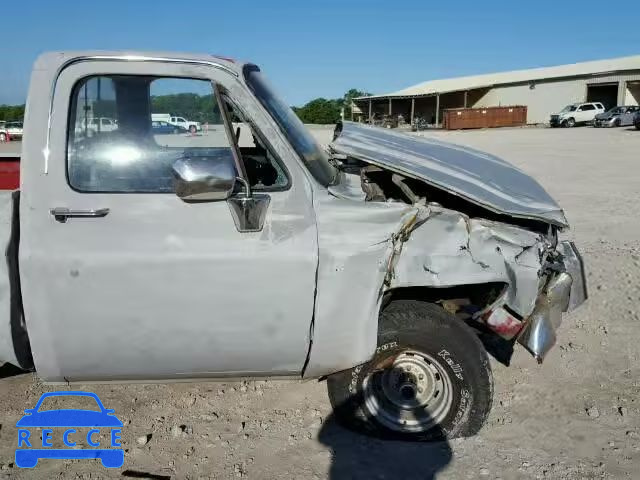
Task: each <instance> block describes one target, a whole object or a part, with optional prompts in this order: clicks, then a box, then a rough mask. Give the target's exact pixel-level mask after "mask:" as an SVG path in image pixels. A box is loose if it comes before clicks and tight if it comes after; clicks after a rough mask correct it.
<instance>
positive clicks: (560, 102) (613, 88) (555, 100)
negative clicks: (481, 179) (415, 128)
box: [353, 55, 640, 125]
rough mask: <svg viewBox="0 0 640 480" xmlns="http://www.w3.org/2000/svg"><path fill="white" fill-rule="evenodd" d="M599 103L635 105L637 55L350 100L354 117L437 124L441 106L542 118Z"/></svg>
mask: <svg viewBox="0 0 640 480" xmlns="http://www.w3.org/2000/svg"><path fill="white" fill-rule="evenodd" d="M584 101H587V102H602V103H603V104H604V105H605V107H607V108H609V107H613V106H615V105H638V104H640V55H636V56H632V57H622V58H612V59H608V60H596V61H591V62H583V63H574V64H570V65H560V66H557V67H543V68H533V69H530V70H515V71H512V72H501V73H492V74H486V75H475V76H471V77H459V78H450V79H443V80H431V81H428V82H424V83H420V84H418V85H414V86H412V87H408V88H405V89H404V90H400V91H397V92H393V93H388V94H385V95H373V96H370V97H361V98H357V99H355V100H354V109H353V110H354V120H360V121H365V120H367V119H368V120H369V121H372V119H374V118H379V117H380V116H382V115H400V114H401V115H402V116H403V117H404V118H405V121H407V122H411V124H413V121H414V119H415V118H417V117H418V116H419V117H422V118H424V119H426V120H427V122H428V123H431V124H436V125H440V124H441V122H442V118H443V114H442V112H443V110H445V109H449V108H480V107H496V106H511V105H524V106H526V107H527V123H530V124H531V123H546V122H548V121H549V115H550V114H551V113H553V112H557V111H559V110H560V109H562V108H563V107H564V106H565V105H567V104H570V103H576V102H584Z"/></svg>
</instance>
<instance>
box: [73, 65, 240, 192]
mask: <svg viewBox="0 0 640 480" xmlns="http://www.w3.org/2000/svg"><path fill="white" fill-rule="evenodd" d="M167 111H174V112H184V115H185V116H188V117H189V118H194V119H197V120H200V121H203V122H207V123H208V124H209V128H208V131H207V132H206V134H204V133H203V134H198V135H185V134H180V132H178V133H175V132H174V131H171V132H165V131H161V132H157V133H154V132H153V130H152V121H151V116H152V114H153V113H162V112H167ZM100 117H106V118H109V119H113V120H115V124H112V125H110V128H108V129H101V130H97V129H96V128H95V127H94V128H92V127H91V125H90V121H91V120H92V119H95V118H100ZM69 125H74V126H75V128H70V129H69V138H68V144H67V169H68V179H69V184H70V185H71V187H73V188H74V189H76V190H78V191H82V192H129V193H133V192H156V193H170V192H173V191H174V189H173V172H172V167H173V164H174V163H175V161H176V160H178V159H180V158H183V157H190V156H199V157H207V158H208V159H210V161H211V162H215V161H220V159H222V158H224V157H229V158H232V150H231V143H230V140H229V138H228V137H227V135H226V132H225V129H224V124H223V120H222V116H221V114H220V109H219V105H218V103H217V101H216V96H215V94H214V90H213V86H212V83H211V82H209V81H206V80H195V79H182V78H164V77H146V76H125V75H114V76H100V77H89V78H86V79H83V80H81V81H80V82H79V83H78V84H77V85H76V86H75V88H74V90H73V94H72V99H71V110H70V119H69Z"/></svg>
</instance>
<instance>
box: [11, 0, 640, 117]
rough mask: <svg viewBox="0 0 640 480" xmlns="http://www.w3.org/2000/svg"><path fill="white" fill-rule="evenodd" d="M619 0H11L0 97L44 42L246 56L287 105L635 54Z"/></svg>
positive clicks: (639, 45) (632, 10) (18, 95)
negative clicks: (349, 92) (349, 93)
mask: <svg viewBox="0 0 640 480" xmlns="http://www.w3.org/2000/svg"><path fill="white" fill-rule="evenodd" d="M617 5H618V6H616V7H614V6H612V5H610V4H608V3H607V2H603V1H599V2H597V3H596V2H592V1H585V0H582V1H557V0H556V1H553V2H548V1H545V0H536V1H534V2H514V1H509V2H493V1H489V0H486V1H470V2H466V1H455V2H429V1H425V0H407V1H401V0H395V1H389V0H386V1H385V0H369V1H364V0H351V1H349V0H325V1H322V0H316V1H294V0H290V1H281V0H269V1H266V0H263V1H243V0H227V1H197V2H189V1H176V0H172V1H165V0H154V1H151V0H148V1H136V0H128V1H121V0H108V1H105V2H92V1H86V0H85V1H78V0H64V1H63V0H57V1H44V0H22V1H17V0H11V1H7V2H3V5H2V9H0V22H1V23H0V25H1V28H0V32H2V34H1V38H2V39H3V44H4V48H3V50H2V52H3V54H2V61H1V62H0V103H22V102H23V101H24V100H25V97H26V93H27V87H28V81H29V75H30V70H31V65H32V62H33V61H34V59H35V58H36V56H37V55H38V54H39V53H40V52H43V51H46V50H69V49H74V50H79V49H143V50H176V51H193V52H204V53H217V54H222V55H227V56H232V57H235V58H239V59H245V60H251V61H252V62H254V63H257V64H258V65H260V66H261V67H262V69H263V70H264V71H265V72H266V73H267V75H268V76H269V77H271V80H272V83H273V84H274V85H275V86H276V87H277V88H278V90H279V91H280V93H281V94H282V96H283V97H284V98H285V99H286V100H287V101H288V102H289V103H290V104H292V105H301V104H303V103H305V102H306V101H308V100H310V99H312V98H315V97H319V96H323V97H327V98H332V97H340V96H342V95H343V93H344V92H345V91H346V90H348V89H349V88H351V87H355V88H359V89H362V90H368V91H370V92H373V93H385V92H389V91H393V90H397V89H400V88H403V87H406V86H409V85H412V84H415V83H419V82H421V81H424V80H430V79H435V78H446V77H452V76H460V75H472V74H478V73H488V72H493V71H502V70H512V69H518V68H529V67H538V66H548V65H557V64H563V63H573V62H578V61H586V60H595V59H600V58H608V57H617V56H625V55H634V54H640V28H639V27H638V19H639V18H640V2H624V6H622V4H617ZM596 7H597V8H596ZM618 15H623V16H622V17H620V18H618ZM616 26H619V28H614V27H616Z"/></svg>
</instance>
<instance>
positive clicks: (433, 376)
mask: <svg viewBox="0 0 640 480" xmlns="http://www.w3.org/2000/svg"><path fill="white" fill-rule="evenodd" d="M327 386H328V389H329V399H330V401H331V404H332V406H333V408H334V411H335V413H336V417H337V419H338V420H339V421H340V422H341V423H343V424H344V425H345V426H347V427H349V428H352V429H355V430H358V431H360V432H365V433H370V434H373V435H375V436H380V437H383V438H397V439H402V440H425V441H429V440H438V439H442V438H454V437H461V436H470V435H474V434H475V433H477V432H478V431H479V430H480V428H481V427H482V425H483V424H484V422H485V420H486V418H487V415H488V414H489V411H490V410H491V403H492V398H493V377H492V374H491V367H490V365H489V359H488V357H487V354H486V351H485V349H484V347H483V345H482V343H481V342H480V340H479V339H478V337H477V335H476V334H475V333H474V331H473V330H472V329H471V328H470V327H468V326H467V325H466V324H465V323H463V322H462V321H460V320H458V319H457V318H456V317H455V316H453V315H451V314H449V313H447V312H446V311H444V310H443V309H442V308H441V307H439V306H438V305H434V304H430V303H425V302H419V301H413V300H402V301H394V302H391V303H390V304H389V305H388V306H387V307H386V308H385V309H384V310H383V311H382V314H381V316H380V326H379V331H378V348H377V350H376V353H375V355H374V357H373V358H372V359H371V360H370V361H369V362H368V363H366V364H364V365H360V366H357V367H355V368H352V369H351V370H347V371H345V372H340V373H337V374H334V375H332V376H330V377H329V378H328V380H327Z"/></svg>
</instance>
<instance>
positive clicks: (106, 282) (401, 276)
mask: <svg viewBox="0 0 640 480" xmlns="http://www.w3.org/2000/svg"><path fill="white" fill-rule="evenodd" d="M167 91H171V92H176V93H190V94H193V93H195V94H197V95H210V97H208V98H210V111H209V112H205V118H208V119H209V128H208V129H205V131H203V132H201V133H199V134H196V135H156V134H154V132H153V130H152V121H151V114H152V112H153V99H154V98H155V96H156V95H158V94H162V93H166V92H167ZM181 98H193V97H189V96H183V97H181ZM100 117H109V118H113V119H115V120H116V122H117V123H116V124H117V128H115V129H110V130H109V131H103V132H101V131H96V130H95V129H91V128H87V125H90V124H91V120H92V118H100ZM215 119H217V120H215ZM0 160H2V161H1V162H0V164H2V168H0V176H1V177H3V178H0V180H1V181H0V185H1V186H4V188H5V190H4V192H2V193H1V194H0V200H1V203H0V207H1V211H0V220H1V221H2V228H1V229H0V235H1V236H2V241H3V242H4V245H5V250H6V263H5V264H4V267H3V271H2V272H0V309H1V310H0V312H1V313H0V360H2V361H6V362H10V363H13V364H15V365H17V366H19V367H21V368H23V369H30V370H31V369H34V370H35V371H36V372H37V373H38V375H39V376H40V377H41V378H42V379H43V380H45V381H48V382H95V381H99V382H105V381H149V380H152V381H171V380H182V379H205V378H229V377H259V376H282V377H290V378H305V379H306V378H321V379H327V384H328V388H329V397H330V400H331V403H332V405H333V407H334V409H335V412H336V415H337V417H338V418H339V419H340V420H341V421H342V422H343V423H345V424H347V425H349V426H351V427H354V428H356V429H358V430H361V431H365V432H369V433H373V434H377V435H380V436H388V437H399V438H405V439H419V440H428V439H433V438H441V437H455V436H462V435H472V434H474V433H475V432H477V431H478V430H479V429H480V427H481V426H482V424H483V422H484V420H485V419H486V417H487V415H488V413H489V410H490V407H491V402H492V394H493V390H492V385H493V384H492V375H491V369H490V364H489V359H488V354H487V347H485V344H487V345H488V344H489V343H491V341H497V342H503V343H504V344H506V345H509V346H512V345H513V344H514V343H515V342H516V341H517V342H519V343H520V344H522V345H523V346H524V347H525V348H526V349H527V350H529V351H530V352H531V353H532V354H533V355H534V357H535V358H536V359H537V360H538V361H542V359H543V358H544V356H545V355H546V353H547V352H548V351H549V349H550V348H551V347H552V346H553V344H554V342H555V332H556V329H557V328H558V326H559V325H560V322H561V318H562V314H563V313H564V312H566V311H569V310H572V309H573V308H575V307H577V306H578V305H580V304H581V303H582V302H583V301H584V300H585V299H586V285H585V278H584V274H583V265H582V260H581V258H580V256H579V254H578V252H577V250H576V248H575V246H574V245H573V244H572V243H570V242H563V241H559V240H558V232H559V231H560V230H562V229H564V228H566V227H567V226H568V225H567V221H566V219H565V217H564V214H563V212H562V210H561V209H560V207H559V206H558V205H557V204H556V203H555V202H554V201H553V199H551V198H550V196H549V195H548V194H547V193H546V192H545V191H544V190H543V188H542V187H541V186H540V185H539V184H538V183H537V182H536V181H535V180H533V179H532V178H530V177H528V176H527V175H526V174H524V173H523V172H521V171H520V170H518V169H517V168H515V167H513V166H511V165H510V164H508V163H507V162H505V161H503V160H501V159H499V158H496V157H494V156H492V155H489V154H485V153H481V152H478V151H474V150H471V149H469V148H465V147H460V146H456V145H452V144H447V143H444V142H439V141H436V140H433V139H430V138H418V137H412V136H408V135H405V134H402V133H396V132H392V131H389V130H386V129H381V128H376V127H370V126H363V125H358V124H354V123H349V122H344V123H341V124H339V125H338V126H337V127H336V131H335V138H334V141H333V142H332V143H331V145H330V146H329V148H328V150H327V151H325V150H323V149H322V148H321V147H320V146H319V145H318V144H317V143H316V142H315V140H314V139H313V137H312V136H311V135H310V133H309V132H308V131H307V130H306V129H305V127H304V126H303V125H302V124H301V122H300V121H299V120H298V118H297V117H296V115H295V114H294V113H293V112H292V111H291V109H290V108H289V107H288V106H287V105H286V103H284V102H283V101H281V100H280V99H279V97H278V96H277V95H276V94H275V93H274V91H273V90H272V88H271V87H270V85H269V83H268V82H267V81H266V80H265V77H264V75H263V73H262V72H261V71H260V69H259V68H258V67H256V66H255V65H252V64H246V63H239V62H236V61H234V60H230V59H225V58H220V57H213V56H209V55H184V54H167V53H161V54H147V53H136V52H134V53H131V52H62V53H49V54H44V55H42V56H41V57H40V58H39V59H38V60H37V62H36V65H35V67H34V71H33V74H32V78H31V86H30V91H29V98H28V102H27V108H26V116H25V142H24V144H23V147H22V158H4V159H0ZM18 166H19V170H18ZM18 186H19V188H18ZM487 338H488V339H489V341H487V340H486V339H487ZM481 339H483V341H484V343H483V341H481Z"/></svg>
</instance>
